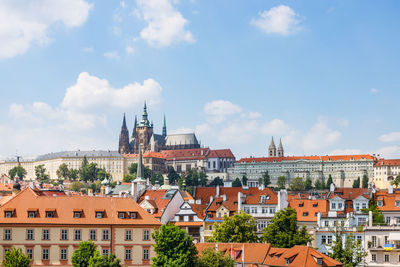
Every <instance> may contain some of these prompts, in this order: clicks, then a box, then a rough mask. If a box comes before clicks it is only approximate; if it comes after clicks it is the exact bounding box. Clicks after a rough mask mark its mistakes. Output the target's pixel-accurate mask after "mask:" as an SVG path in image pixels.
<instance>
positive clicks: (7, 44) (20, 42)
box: [0, 0, 93, 58]
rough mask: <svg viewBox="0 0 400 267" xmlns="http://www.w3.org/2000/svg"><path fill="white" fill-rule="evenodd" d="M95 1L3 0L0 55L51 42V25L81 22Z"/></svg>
mask: <svg viewBox="0 0 400 267" xmlns="http://www.w3.org/2000/svg"><path fill="white" fill-rule="evenodd" d="M92 7H93V5H92V4H89V3H88V2H87V1H85V0H59V1H49V0H21V1H12V0H6V1H0V58H12V57H15V56H17V55H21V54H24V53H25V52H26V51H27V50H28V49H29V47H30V46H31V45H32V44H33V43H35V44H38V45H46V44H48V43H49V42H50V37H49V36H48V31H49V28H50V27H51V26H52V25H54V24H56V23H61V24H63V25H64V26H65V27H66V28H72V27H78V26H81V25H82V24H83V23H85V21H86V20H87V17H88V15H89V11H90V10H91V9H92Z"/></svg>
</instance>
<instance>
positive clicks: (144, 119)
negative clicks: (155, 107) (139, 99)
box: [139, 101, 150, 127]
mask: <svg viewBox="0 0 400 267" xmlns="http://www.w3.org/2000/svg"><path fill="white" fill-rule="evenodd" d="M139 126H147V127H149V126H150V123H149V119H148V115H147V106H146V101H144V107H143V114H142V120H141V121H140V124H139Z"/></svg>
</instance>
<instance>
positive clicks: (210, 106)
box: [204, 100, 242, 123]
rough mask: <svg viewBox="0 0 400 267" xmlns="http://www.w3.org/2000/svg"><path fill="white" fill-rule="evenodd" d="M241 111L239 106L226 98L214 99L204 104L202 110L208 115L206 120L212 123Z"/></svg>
mask: <svg viewBox="0 0 400 267" xmlns="http://www.w3.org/2000/svg"><path fill="white" fill-rule="evenodd" d="M241 111H242V108H241V107H239V106H238V105H235V104H233V103H232V102H230V101H227V100H214V101H211V102H209V103H207V104H205V105H204V112H205V114H206V115H208V120H209V121H210V122H213V123H220V122H222V121H224V120H225V119H226V118H227V117H228V116H230V115H234V114H237V113H240V112H241Z"/></svg>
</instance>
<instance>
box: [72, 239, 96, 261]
mask: <svg viewBox="0 0 400 267" xmlns="http://www.w3.org/2000/svg"><path fill="white" fill-rule="evenodd" d="M95 251H96V247H95V245H94V243H93V241H82V242H79V248H78V249H76V250H75V251H74V253H73V254H72V258H71V262H72V266H74V267H87V266H89V261H90V259H91V258H92V257H93V256H94V255H95Z"/></svg>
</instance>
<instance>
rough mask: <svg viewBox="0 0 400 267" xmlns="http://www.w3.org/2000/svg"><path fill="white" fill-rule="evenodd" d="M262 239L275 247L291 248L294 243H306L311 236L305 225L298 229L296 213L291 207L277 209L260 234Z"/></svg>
mask: <svg viewBox="0 0 400 267" xmlns="http://www.w3.org/2000/svg"><path fill="white" fill-rule="evenodd" d="M262 240H263V241H265V242H267V243H270V244H271V245H272V246H273V247H277V248H291V247H293V246H295V245H307V243H309V242H311V240H312V238H311V236H310V235H309V234H308V233H307V229H306V226H304V225H303V227H302V228H301V229H300V230H299V227H298V226H297V214H296V211H295V210H294V209H292V208H286V209H283V210H280V211H278V212H277V213H276V214H275V216H274V218H272V220H271V224H269V225H268V226H267V227H266V228H264V233H263V235H262Z"/></svg>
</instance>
